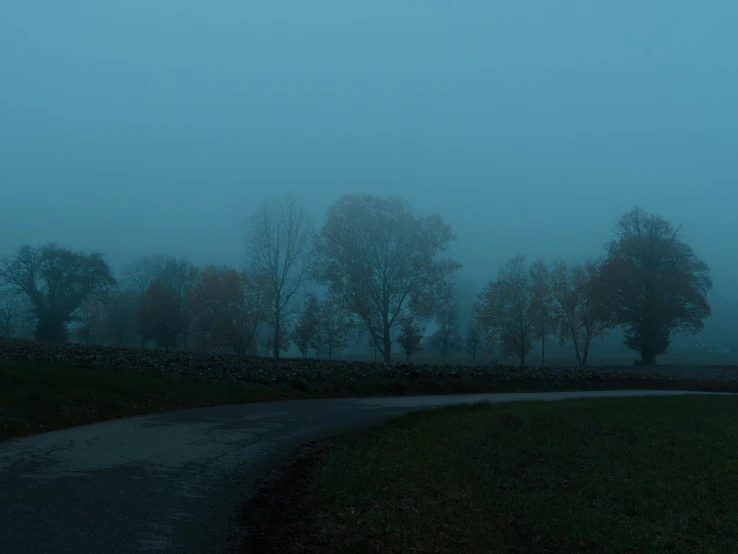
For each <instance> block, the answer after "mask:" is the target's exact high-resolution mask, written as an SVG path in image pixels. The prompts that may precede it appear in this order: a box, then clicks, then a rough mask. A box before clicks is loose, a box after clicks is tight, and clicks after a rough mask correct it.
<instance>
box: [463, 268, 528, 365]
mask: <svg viewBox="0 0 738 554" xmlns="http://www.w3.org/2000/svg"><path fill="white" fill-rule="evenodd" d="M530 306H531V284H530V273H529V272H528V270H527V269H526V267H525V256H523V255H520V254H519V255H517V256H515V257H514V258H511V259H510V260H508V261H507V262H506V263H505V265H503V266H502V268H501V269H500V272H499V275H498V277H497V280H496V281H494V282H492V283H490V284H489V285H488V286H487V288H486V289H485V290H484V291H483V292H482V293H481V294H480V295H479V301H478V302H477V305H476V317H477V320H478V321H479V323H480V325H481V326H482V328H483V329H484V330H485V332H486V333H487V334H488V336H489V338H490V339H492V340H495V341H498V342H499V343H500V347H501V349H502V355H503V356H516V357H517V358H518V359H519V360H520V367H523V366H525V356H526V354H528V353H529V352H530V350H531V348H532V347H533V337H534V336H535V323H534V321H532V319H531V309H530Z"/></svg>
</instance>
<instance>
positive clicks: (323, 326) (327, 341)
mask: <svg viewBox="0 0 738 554" xmlns="http://www.w3.org/2000/svg"><path fill="white" fill-rule="evenodd" d="M355 329H356V322H355V321H354V319H353V317H352V315H351V314H350V313H348V312H347V311H346V310H345V309H344V307H343V306H342V305H341V303H340V302H338V301H336V299H335V298H331V297H328V298H325V299H323V300H322V301H321V302H319V304H318V332H317V334H316V336H315V339H314V345H315V352H316V354H318V355H319V356H322V355H327V356H328V359H329V360H332V359H333V354H336V353H338V352H340V351H342V350H343V349H344V348H346V345H347V344H348V340H349V338H350V337H351V336H352V335H353V333H354V332H355Z"/></svg>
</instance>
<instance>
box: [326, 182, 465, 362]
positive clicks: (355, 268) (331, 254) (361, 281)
mask: <svg viewBox="0 0 738 554" xmlns="http://www.w3.org/2000/svg"><path fill="white" fill-rule="evenodd" d="M453 239H454V235H453V232H452V231H451V227H450V226H449V225H447V224H446V223H444V221H443V220H442V219H441V216H439V215H438V214H432V215H429V216H425V217H416V216H415V215H414V214H413V213H412V211H411V209H410V206H409V205H408V204H407V202H405V201H404V200H402V199H400V198H398V197H391V198H383V197H378V196H372V195H362V196H344V197H343V198H341V199H340V200H338V201H337V202H336V203H335V204H333V205H332V206H331V207H330V208H329V210H328V214H327V217H326V221H325V224H324V225H323V227H322V229H321V230H320V232H319V233H318V234H317V236H316V239H315V252H316V255H317V260H316V264H315V266H314V271H313V277H314V278H315V279H316V281H318V282H319V283H321V284H325V285H327V286H328V288H329V291H330V293H331V294H332V295H333V296H334V297H336V298H338V299H340V301H341V302H342V303H343V305H344V307H345V308H346V309H347V310H348V311H349V312H351V313H353V314H355V315H356V316H357V317H358V319H359V320H360V321H361V323H362V324H363V325H364V326H365V328H366V330H367V331H368V332H369V334H370V336H371V340H373V342H374V344H376V346H377V348H378V349H379V351H380V352H381V353H382V356H383V358H384V361H385V363H390V362H391V359H392V331H393V329H394V328H396V327H402V326H403V325H405V324H406V323H408V322H409V321H411V320H412V319H414V318H417V317H420V318H423V317H429V316H431V315H432V314H433V312H434V311H435V309H436V303H437V301H438V298H439V293H440V292H441V291H442V290H443V287H445V286H446V285H447V282H448V281H449V280H450V278H451V277H452V276H453V274H454V273H455V272H456V271H457V269H458V268H459V267H460V265H459V264H458V263H456V262H455V261H453V260H451V259H449V258H447V257H441V256H440V254H441V253H443V252H445V251H446V249H447V247H448V244H449V243H450V242H451V241H452V240H453Z"/></svg>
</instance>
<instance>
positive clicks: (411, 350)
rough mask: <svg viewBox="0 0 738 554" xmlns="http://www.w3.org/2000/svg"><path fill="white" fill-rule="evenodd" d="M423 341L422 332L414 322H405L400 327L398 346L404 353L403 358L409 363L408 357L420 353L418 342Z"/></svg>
mask: <svg viewBox="0 0 738 554" xmlns="http://www.w3.org/2000/svg"><path fill="white" fill-rule="evenodd" d="M422 340H423V330H422V329H421V328H420V327H419V326H418V325H417V324H416V323H414V322H412V321H407V322H405V325H403V326H402V331H401V333H400V336H398V337H397V342H398V344H399V345H400V346H401V347H402V350H403V351H404V352H405V358H406V359H407V360H408V361H409V360H410V357H411V356H412V355H413V354H415V353H416V352H420V351H421V350H422V348H421V347H420V342H421V341H422Z"/></svg>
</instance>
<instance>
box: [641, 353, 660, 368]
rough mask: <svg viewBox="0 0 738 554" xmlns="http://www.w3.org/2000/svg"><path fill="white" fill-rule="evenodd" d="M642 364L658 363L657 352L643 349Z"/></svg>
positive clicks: (652, 364)
mask: <svg viewBox="0 0 738 554" xmlns="http://www.w3.org/2000/svg"><path fill="white" fill-rule="evenodd" d="M641 365H647V366H654V365H656V354H654V353H653V352H651V351H648V350H641Z"/></svg>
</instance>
